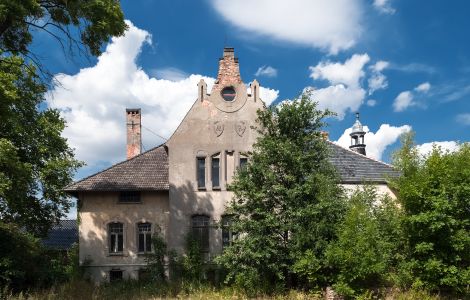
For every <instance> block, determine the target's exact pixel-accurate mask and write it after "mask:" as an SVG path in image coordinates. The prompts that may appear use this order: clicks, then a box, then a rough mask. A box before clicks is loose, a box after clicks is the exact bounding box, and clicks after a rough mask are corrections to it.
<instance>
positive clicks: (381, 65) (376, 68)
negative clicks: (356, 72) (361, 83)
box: [368, 60, 389, 95]
mask: <svg viewBox="0 0 470 300" xmlns="http://www.w3.org/2000/svg"><path fill="white" fill-rule="evenodd" d="M388 66H389V63H388V62H386V61H383V60H380V61H378V62H376V63H375V64H374V65H372V66H370V67H369V69H370V70H371V72H372V74H371V76H370V77H369V80H368V85H369V95H372V94H373V93H374V92H375V91H377V90H381V89H386V88H387V87H388V82H387V77H386V76H385V75H384V74H383V73H382V71H383V70H384V69H385V68H387V67H388Z"/></svg>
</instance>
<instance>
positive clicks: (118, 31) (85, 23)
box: [0, 0, 127, 59]
mask: <svg viewBox="0 0 470 300" xmlns="http://www.w3.org/2000/svg"><path fill="white" fill-rule="evenodd" d="M126 27H127V26H126V24H125V23H124V15H123V13H122V11H121V7H120V4H119V1H116V0H87V1H81V0H21V1H12V0H0V51H2V52H3V53H6V54H10V55H23V56H27V57H29V58H31V59H35V56H34V54H33V53H31V50H30V47H29V46H30V44H31V42H32V40H33V36H34V34H33V31H41V32H45V33H47V34H49V35H50V36H52V37H53V38H54V39H55V40H56V41H57V42H58V43H60V45H61V46H62V49H63V50H64V51H67V52H72V51H73V49H82V46H85V50H88V51H89V52H90V53H91V54H92V55H98V54H100V48H101V45H102V44H103V43H105V42H107V41H108V40H109V39H110V37H112V36H119V35H122V34H123V33H124V31H125V29H126ZM77 36H78V37H77ZM81 52H82V53H83V51H81Z"/></svg>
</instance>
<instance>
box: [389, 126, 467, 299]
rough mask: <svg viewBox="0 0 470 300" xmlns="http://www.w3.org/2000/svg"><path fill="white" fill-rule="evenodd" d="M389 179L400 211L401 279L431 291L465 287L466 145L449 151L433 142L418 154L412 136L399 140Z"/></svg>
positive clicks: (461, 289)
mask: <svg viewBox="0 0 470 300" xmlns="http://www.w3.org/2000/svg"><path fill="white" fill-rule="evenodd" d="M402 144H403V145H402V148H401V149H400V150H399V151H398V152H397V153H396V154H395V156H394V163H395V165H396V166H398V167H399V168H400V169H401V172H402V176H400V177H399V178H398V179H397V180H395V181H394V182H393V184H394V188H395V189H396V190H397V191H398V199H399V201H400V204H401V205H402V207H403V210H404V214H405V217H404V224H403V227H404V230H405V237H406V246H407V247H406V254H407V257H406V259H404V261H403V262H402V265H401V272H402V281H404V282H405V283H408V284H412V285H413V286H414V287H419V288H427V289H431V290H437V289H440V290H451V291H454V292H464V291H466V292H468V283H469V282H470V145H468V144H462V145H460V146H459V148H458V149H457V150H456V151H455V152H453V153H450V152H444V151H442V150H441V149H440V148H439V147H437V146H434V148H433V150H432V152H431V153H430V154H429V155H427V156H420V155H419V153H418V151H417V149H416V147H415V146H414V142H413V135H412V134H407V135H405V136H404V137H403V139H402Z"/></svg>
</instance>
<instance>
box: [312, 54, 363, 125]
mask: <svg viewBox="0 0 470 300" xmlns="http://www.w3.org/2000/svg"><path fill="white" fill-rule="evenodd" d="M369 60H370V58H369V56H368V55H367V54H361V55H360V54H354V55H353V56H352V57H351V58H350V59H348V60H346V61H345V62H344V63H338V62H330V61H324V62H320V63H319V64H318V65H316V66H315V67H310V68H309V69H310V71H311V74H310V77H311V78H313V79H314V80H319V79H322V80H327V81H328V82H329V83H330V84H331V85H330V86H328V87H325V88H320V89H315V88H313V87H310V88H309V89H311V93H312V94H311V96H312V99H313V100H315V101H318V103H319V108H321V109H325V108H328V109H330V110H332V111H334V112H336V113H337V114H338V118H339V119H343V118H344V115H345V114H346V112H347V111H357V110H358V109H359V107H360V106H361V104H362V103H363V101H364V98H365V96H366V91H365V90H364V89H363V88H362V87H361V79H362V78H363V77H364V76H365V72H364V66H365V65H366V64H367V63H368V62H369Z"/></svg>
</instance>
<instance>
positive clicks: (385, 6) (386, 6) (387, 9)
mask: <svg viewBox="0 0 470 300" xmlns="http://www.w3.org/2000/svg"><path fill="white" fill-rule="evenodd" d="M390 2H391V0H374V7H375V9H377V10H378V11H379V12H381V13H384V14H394V13H395V9H394V8H393V7H392V5H391V4H390Z"/></svg>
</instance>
